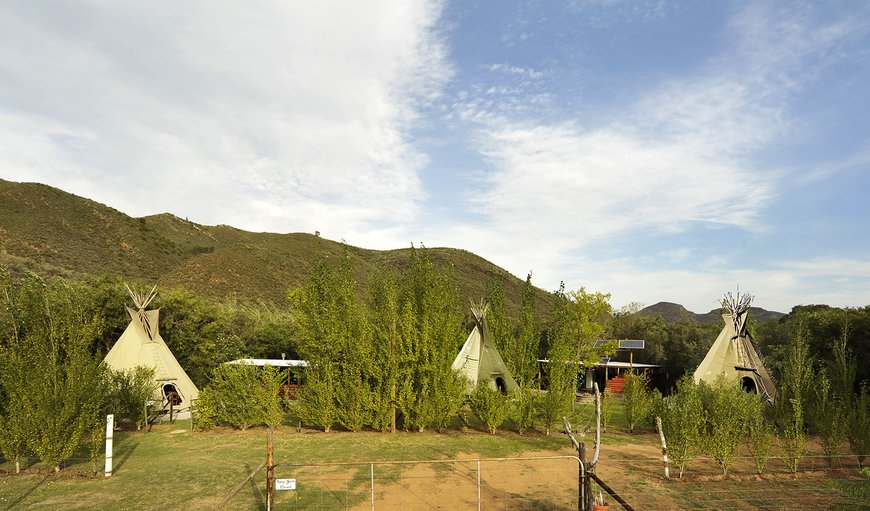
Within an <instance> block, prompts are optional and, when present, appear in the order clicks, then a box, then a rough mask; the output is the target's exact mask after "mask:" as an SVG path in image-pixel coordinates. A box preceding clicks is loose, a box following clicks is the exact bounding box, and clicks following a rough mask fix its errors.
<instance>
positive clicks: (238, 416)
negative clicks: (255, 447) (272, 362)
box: [197, 364, 284, 430]
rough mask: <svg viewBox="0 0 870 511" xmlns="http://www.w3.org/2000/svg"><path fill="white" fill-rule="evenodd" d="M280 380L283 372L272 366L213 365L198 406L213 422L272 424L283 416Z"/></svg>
mask: <svg viewBox="0 0 870 511" xmlns="http://www.w3.org/2000/svg"><path fill="white" fill-rule="evenodd" d="M281 383H282V375H281V373H280V372H279V370H278V369H277V368H274V367H256V366H251V365H241V364H239V365H236V364H222V365H219V366H218V367H216V368H215V370H214V372H213V376H212V382H211V383H210V384H209V385H208V386H207V387H206V388H205V389H204V390H203V393H202V394H201V395H200V399H199V400H197V407H198V408H199V410H200V413H201V414H206V415H208V416H209V417H210V418H213V420H214V421H215V422H218V423H222V424H228V425H231V426H234V427H237V428H239V429H243V430H244V429H248V428H249V427H251V426H255V425H258V424H267V425H269V426H272V427H275V426H277V425H279V424H280V423H281V419H283V416H284V415H283V410H282V409H281V400H280V396H279V389H280V386H281ZM203 418H205V417H203Z"/></svg>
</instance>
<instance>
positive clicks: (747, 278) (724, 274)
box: [582, 259, 870, 313]
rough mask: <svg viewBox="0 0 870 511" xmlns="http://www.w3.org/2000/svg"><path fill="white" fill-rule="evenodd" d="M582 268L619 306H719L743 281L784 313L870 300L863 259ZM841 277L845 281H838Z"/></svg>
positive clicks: (615, 263)
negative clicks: (722, 266) (706, 267)
mask: <svg viewBox="0 0 870 511" xmlns="http://www.w3.org/2000/svg"><path fill="white" fill-rule="evenodd" d="M582 268H583V272H584V279H583V283H584V284H585V285H586V286H587V287H589V288H591V289H599V290H607V291H609V292H611V293H612V294H613V303H614V305H616V306H621V305H625V304H627V303H630V302H632V301H640V302H642V303H644V304H645V305H652V304H653V303H656V302H659V301H674V302H679V303H681V304H683V305H685V306H686V308H688V309H689V310H691V311H693V312H700V313H703V312H707V311H710V310H712V309H714V308H716V307H717V304H718V300H719V299H720V298H721V297H722V294H723V293H724V292H725V291H729V290H730V291H732V292H733V291H734V290H735V289H736V288H737V287H738V286H739V287H740V290H741V291H748V292H751V293H752V294H753V295H755V298H756V300H755V304H756V305H757V306H759V307H764V308H765V309H768V310H777V311H780V312H788V311H790V310H791V308H792V306H794V305H799V304H813V303H824V304H828V305H832V306H839V307H855V306H865V305H870V294H868V293H867V289H868V288H870V266H868V264H867V263H866V262H865V261H861V260H846V259H840V260H824V259H818V260H815V261H813V262H812V263H810V264H808V263H807V262H804V261H780V262H776V263H774V264H773V265H771V267H770V268H768V269H753V268H748V267H737V268H732V269H728V270H716V271H703V270H699V271H694V270H669V271H650V270H649V269H647V268H644V267H641V266H638V265H637V264H636V263H635V262H634V261H632V260H630V259H616V260H609V261H603V262H592V261H588V262H586V263H585V264H583V265H582ZM819 277H824V282H825V284H824V285H823V286H819V285H818V278H819ZM837 281H839V285H837V286H833V285H832V283H833V282H837Z"/></svg>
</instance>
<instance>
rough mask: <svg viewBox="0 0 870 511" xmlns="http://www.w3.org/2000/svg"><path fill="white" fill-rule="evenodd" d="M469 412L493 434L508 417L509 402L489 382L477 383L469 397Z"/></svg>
mask: <svg viewBox="0 0 870 511" xmlns="http://www.w3.org/2000/svg"><path fill="white" fill-rule="evenodd" d="M469 401H470V404H471V411H472V412H474V414H475V415H476V416H477V418H478V419H480V421H481V422H483V424H484V426H486V430H487V431H489V432H490V434H494V433H495V432H496V430H498V428H499V427H500V426H501V425H502V423H504V421H505V419H507V418H508V415H510V400H509V398H508V397H507V396H505V395H503V394H502V393H501V392H500V391H499V390H497V389H494V388H492V387H490V386H489V382H484V381H481V382H478V384H477V386H476V387H475V388H474V392H473V393H472V394H471V397H470V400H469Z"/></svg>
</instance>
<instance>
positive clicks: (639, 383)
mask: <svg viewBox="0 0 870 511" xmlns="http://www.w3.org/2000/svg"><path fill="white" fill-rule="evenodd" d="M649 384H650V381H649V376H648V375H647V374H645V373H639V374H636V373H632V372H627V373H625V386H624V387H623V389H622V406H623V408H624V410H625V419H626V420H627V421H628V431H629V432H630V433H634V428H635V427H637V426H638V424H640V423H641V422H643V421H645V420H647V419H648V418H649V416H650V412H652V407H653V404H654V399H653V394H652V392H651V391H650V390H649Z"/></svg>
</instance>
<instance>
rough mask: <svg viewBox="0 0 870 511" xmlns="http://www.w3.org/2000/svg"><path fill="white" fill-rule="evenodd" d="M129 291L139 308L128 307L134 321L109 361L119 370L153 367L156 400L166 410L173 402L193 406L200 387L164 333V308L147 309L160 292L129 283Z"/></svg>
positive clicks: (182, 406) (174, 406)
mask: <svg viewBox="0 0 870 511" xmlns="http://www.w3.org/2000/svg"><path fill="white" fill-rule="evenodd" d="M127 291H128V292H129V293H130V297H132V298H133V304H134V305H135V306H136V309H130V308H129V307H128V308H127V312H128V313H129V314H130V324H129V325H127V329H126V330H124V333H123V334H121V337H120V338H119V339H118V341H117V342H116V343H115V345H114V346H112V349H111V350H110V351H109V353H108V354H107V355H106V358H105V362H106V365H107V366H109V367H110V368H112V369H114V370H116V371H130V370H132V369H133V368H134V367H136V366H145V367H151V368H153V369H154V379H155V381H156V383H157V390H156V393H155V395H154V400H155V402H156V403H162V404H161V407H162V408H163V409H166V410H168V409H169V407H170V405H171V406H172V409H173V410H174V411H181V412H183V411H185V410H189V409H190V403H191V400H193V399H196V398H197V397H198V396H199V390H198V389H197V388H196V385H194V384H193V381H192V380H191V379H190V377H189V376H187V373H186V372H184V369H183V368H182V367H181V365H180V364H179V363H178V360H176V359H175V356H174V355H173V354H172V352H171V351H170V350H169V347H168V346H167V345H166V342H165V341H164V340H163V338H162V337H160V328H159V315H160V309H156V310H145V307H147V306H148V304H149V303H151V300H153V299H154V296H156V294H157V287H156V286H155V287H153V288H152V289H151V291H150V292H148V293H146V294H142V293H137V292H134V291H133V290H132V289H130V288H129V287H127Z"/></svg>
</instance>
